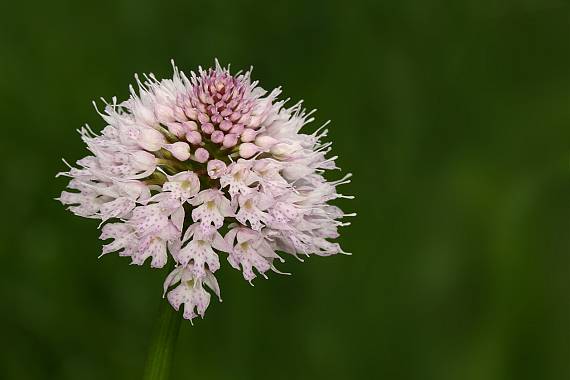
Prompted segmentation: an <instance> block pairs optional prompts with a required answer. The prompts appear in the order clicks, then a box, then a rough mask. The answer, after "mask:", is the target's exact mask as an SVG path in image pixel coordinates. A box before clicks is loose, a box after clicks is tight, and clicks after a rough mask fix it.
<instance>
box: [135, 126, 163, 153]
mask: <svg viewBox="0 0 570 380" xmlns="http://www.w3.org/2000/svg"><path fill="white" fill-rule="evenodd" d="M138 143H139V145H140V146H141V148H143V149H145V150H148V151H149V152H155V151H157V150H159V149H160V148H162V146H163V145H164V144H165V143H166V140H165V139H164V136H163V135H162V133H160V132H159V131H157V130H156V129H152V128H144V129H143V130H142V131H141V134H140V139H139V141H138Z"/></svg>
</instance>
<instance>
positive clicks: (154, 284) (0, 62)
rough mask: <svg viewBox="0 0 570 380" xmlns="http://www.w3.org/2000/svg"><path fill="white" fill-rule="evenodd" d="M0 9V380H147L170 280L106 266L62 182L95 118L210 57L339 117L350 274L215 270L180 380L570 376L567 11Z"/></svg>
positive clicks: (189, 6)
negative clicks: (66, 201) (214, 296)
mask: <svg viewBox="0 0 570 380" xmlns="http://www.w3.org/2000/svg"><path fill="white" fill-rule="evenodd" d="M0 7H1V8H2V9H1V11H0V14H1V16H0V18H1V22H0V73H1V77H0V100H1V101H0V115H1V116H0V117H1V122H2V132H1V134H0V136H1V137H0V149H1V150H0V151H1V152H2V160H0V162H1V165H2V166H1V175H0V178H1V179H0V181H1V192H2V198H1V200H2V206H1V209H2V218H1V222H0V223H1V232H0V234H1V238H2V239H1V241H0V255H1V256H0V378H2V379H85V380H90V379H139V378H140V377H141V372H142V364H143V362H144V359H145V354H146V348H147V344H148V342H149V339H150V336H151V329H152V325H153V321H154V318H155V315H156V312H157V309H158V306H159V303H160V300H161V298H160V297H161V289H162V288H161V285H162V279H163V276H164V273H161V272H160V271H151V270H150V269H148V267H143V268H141V267H135V266H129V265H128V260H127V259H124V258H119V257H117V256H116V255H108V256H106V257H105V258H103V259H100V260H98V259H97V256H98V255H99V252H100V247H101V242H100V241H99V240H98V239H97V238H98V231H97V230H96V227H97V223H96V222H95V221H91V220H83V219H80V218H77V217H74V216H72V215H71V214H69V213H67V212H66V211H65V210H64V208H63V207H62V206H61V205H59V204H58V203H57V202H55V201H54V200H53V198H54V197H57V196H58V195H59V192H60V191H61V190H62V189H63V188H64V186H65V184H66V181H65V179H61V178H60V179H55V178H54V175H55V173H57V172H58V171H61V170H64V169H65V166H64V165H63V163H62V162H61V161H60V158H61V157H65V158H66V159H68V160H69V161H75V160H77V159H79V158H81V157H82V156H83V155H85V154H86V150H85V148H84V146H83V144H82V143H81V142H80V140H79V136H78V134H77V133H76V132H75V129H76V128H78V127H80V126H82V125H83V123H89V124H90V125H91V126H92V127H93V128H94V129H95V130H100V129H101V128H102V127H103V126H104V124H103V121H102V120H100V119H99V117H98V116H97V114H96V113H95V111H94V109H93V107H92V105H91V100H93V99H97V98H98V97H99V96H103V97H105V98H110V97H111V96H114V95H117V96H118V97H119V99H124V98H125V97H126V96H127V95H128V84H129V83H132V82H133V74H134V73H135V72H137V73H143V72H154V73H155V74H156V75H157V76H159V77H160V76H169V75H170V74H171V67H170V59H171V58H174V59H175V60H176V62H177V64H178V65H179V66H180V68H181V69H183V70H185V71H190V70H191V69H194V68H196V67H197V66H198V65H203V66H208V65H211V64H212V63H213V60H214V58H215V57H218V58H219V59H220V60H221V62H222V63H232V67H233V68H235V69H247V68H248V67H249V66H250V65H253V66H254V67H255V69H254V77H255V78H256V79H260V80H261V82H262V84H263V85H264V87H266V88H271V87H274V86H278V85H282V86H283V88H284V93H285V96H288V97H291V98H292V99H294V100H296V99H305V102H306V105H307V107H309V108H318V112H317V118H318V121H317V122H316V123H315V124H314V125H313V128H315V127H317V126H319V125H320V123H323V122H325V121H326V120H328V119H332V120H333V123H332V124H331V133H330V138H331V139H332V140H333V141H334V143H335V153H336V154H338V155H339V156H340V158H339V160H338V161H339V164H340V166H341V167H342V168H343V169H345V170H347V171H351V172H353V173H354V181H353V183H352V184H350V185H348V186H346V187H345V189H344V192H345V193H349V194H350V193H352V194H355V195H356V196H357V198H356V200H354V201H347V202H342V203H341V205H342V206H343V207H344V208H345V209H347V210H348V211H356V212H358V213H359V216H358V217H357V218H355V219H354V221H353V225H352V226H351V227H348V228H346V229H345V230H344V233H343V236H342V238H341V239H340V240H341V243H342V244H343V245H344V247H345V249H346V250H348V251H350V252H353V253H354V255H353V256H352V257H348V256H338V257H332V258H312V259H310V260H307V261H306V262H305V263H303V264H302V263H299V262H297V261H296V260H289V262H288V263H287V264H285V265H283V267H282V268H283V269H284V270H287V271H292V272H293V273H294V276H291V277H286V276H279V275H272V276H271V279H270V281H265V280H263V279H258V280H256V281H255V287H251V286H249V285H248V284H247V282H245V281H244V280H243V279H242V278H241V275H240V273H239V272H237V271H235V270H232V269H231V268H228V267H229V266H228V265H227V263H226V265H225V268H223V269H222V270H221V273H220V276H219V278H220V279H221V286H222V292H223V299H224V302H223V303H218V302H217V301H212V304H211V305H210V308H209V309H208V311H207V318H206V319H205V320H203V321H202V320H200V321H198V322H197V323H195V326H194V327H192V326H190V324H189V323H184V325H183V326H182V329H181V335H180V339H179V342H178V347H177V358H176V364H175V368H174V376H173V378H175V379H238V380H239V379H330V380H332V379H437V380H446V379H462V380H471V379H486V380H493V379H568V378H570V360H569V358H570V326H569V321H570V292H569V291H570V233H569V232H570V225H569V223H568V219H569V217H570V207H569V206H570V203H569V200H570V43H569V41H570V40H569V37H570V4H569V2H567V1H562V0H521V1H508V0H507V1H496V0H463V1H438V0H424V1H372V0H371V1H360V0H353V1H348V2H340V1H338V2H335V1H327V2H325V1H300V0H293V1H287V2H267V1H252V0H246V1H174V2H171V1H164V2H163V1H142V0H137V1H135V0H120V1H103V0H101V1H96V2H79V1H59V0H54V1H45V2H44V1H32V2H23V1H20V2H9V3H8V2H6V3H4V4H3V5H1V6H0ZM224 262H225V261H224Z"/></svg>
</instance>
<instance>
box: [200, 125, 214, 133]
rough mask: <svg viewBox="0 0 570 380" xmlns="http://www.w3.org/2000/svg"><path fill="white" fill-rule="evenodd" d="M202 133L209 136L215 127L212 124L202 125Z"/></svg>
mask: <svg viewBox="0 0 570 380" xmlns="http://www.w3.org/2000/svg"><path fill="white" fill-rule="evenodd" d="M202 131H203V132H204V133H207V134H208V135H209V134H210V133H212V132H214V125H213V124H212V123H205V124H202Z"/></svg>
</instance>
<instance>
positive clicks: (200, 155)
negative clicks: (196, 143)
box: [194, 148, 210, 163]
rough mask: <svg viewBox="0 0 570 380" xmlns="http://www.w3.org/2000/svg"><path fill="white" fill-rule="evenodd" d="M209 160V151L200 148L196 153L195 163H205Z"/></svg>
mask: <svg viewBox="0 0 570 380" xmlns="http://www.w3.org/2000/svg"><path fill="white" fill-rule="evenodd" d="M208 158H210V153H208V151H207V150H206V149H204V148H198V149H196V151H195V152H194V160H195V161H198V162H201V163H204V162H206V161H208Z"/></svg>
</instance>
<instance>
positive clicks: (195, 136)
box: [186, 131, 202, 145]
mask: <svg viewBox="0 0 570 380" xmlns="http://www.w3.org/2000/svg"><path fill="white" fill-rule="evenodd" d="M186 140H188V142H189V143H190V144H192V145H198V144H200V143H201V142H202V135H201V134H200V132H198V131H190V132H188V133H186Z"/></svg>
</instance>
